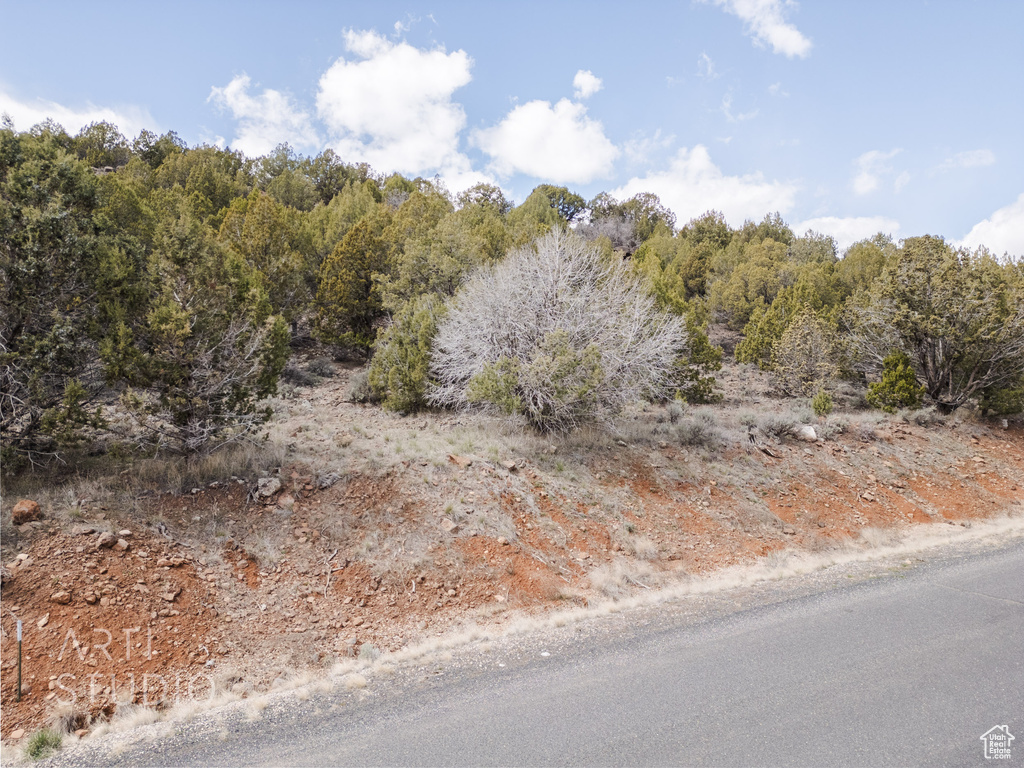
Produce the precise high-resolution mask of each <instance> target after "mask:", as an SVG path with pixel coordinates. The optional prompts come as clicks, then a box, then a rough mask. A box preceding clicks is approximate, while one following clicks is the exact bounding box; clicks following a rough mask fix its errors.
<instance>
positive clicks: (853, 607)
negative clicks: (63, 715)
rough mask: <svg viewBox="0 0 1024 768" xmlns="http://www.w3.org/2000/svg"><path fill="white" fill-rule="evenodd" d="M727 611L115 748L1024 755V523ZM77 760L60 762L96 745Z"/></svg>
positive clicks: (439, 756)
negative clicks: (974, 543) (971, 544)
mask: <svg viewBox="0 0 1024 768" xmlns="http://www.w3.org/2000/svg"><path fill="white" fill-rule="evenodd" d="M841 581H842V580H840V583H841ZM711 613H712V614H716V615H711V616H706V615H705V616H700V615H699V616H697V617H696V618H695V617H694V615H693V613H689V614H687V613H686V612H685V611H683V612H681V613H680V614H679V615H678V617H676V618H672V619H671V620H668V621H662V622H660V623H655V624H654V625H649V626H645V627H643V628H636V627H634V628H633V630H632V631H630V630H626V631H623V632H622V633H619V634H617V635H615V636H612V637H610V638H609V637H606V636H599V637H591V638H589V639H585V640H582V641H580V642H579V643H578V644H576V645H575V646H574V645H573V644H568V645H566V644H564V643H563V644H562V646H561V647H557V648H552V650H551V651H550V654H551V655H550V656H542V655H541V654H540V651H539V650H538V649H540V648H542V647H544V646H543V644H541V645H538V646H536V648H534V647H532V646H531V649H530V651H529V652H528V653H527V654H526V655H525V657H524V658H523V659H520V660H519V661H515V660H513V659H512V658H511V656H510V658H509V663H508V664H506V665H505V666H503V667H502V666H497V664H498V663H500V661H495V659H493V658H492V659H489V662H488V665H485V666H486V669H484V668H480V669H477V670H476V671H474V670H473V669H471V668H470V669H465V668H464V669H462V670H461V671H459V672H457V673H453V674H446V675H443V676H441V678H440V679H438V678H431V679H429V680H428V679H427V677H429V673H430V672H431V670H430V669H425V670H421V672H422V674H421V676H420V677H419V678H417V679H415V680H414V679H413V678H409V679H408V680H405V682H402V681H401V680H397V679H396V681H395V682H394V683H393V688H394V690H392V691H390V692H389V691H388V683H387V681H383V682H382V683H381V688H382V689H381V692H380V693H377V692H376V691H375V686H376V683H374V684H371V686H370V688H369V689H368V690H369V691H371V692H372V695H369V696H365V695H364V696H363V698H362V700H361V701H357V700H356V699H357V698H358V697H356V695H355V694H353V693H352V692H351V691H349V692H344V693H334V694H327V695H323V696H322V697H319V698H317V697H313V698H312V699H310V700H308V701H306V702H295V703H291V704H288V705H285V706H277V705H275V706H274V707H272V708H269V709H268V712H267V713H265V714H264V716H263V717H261V718H260V719H259V720H257V721H255V722H247V721H246V720H245V718H244V717H241V716H239V717H235V718H233V719H230V718H229V720H228V721H227V722H225V723H223V724H222V725H220V726H218V729H219V730H216V731H212V729H210V728H205V729H204V728H202V727H199V726H196V727H194V728H193V727H190V726H188V725H186V726H183V727H180V728H179V729H178V732H177V734H175V735H174V736H171V737H166V738H163V739H160V740H157V741H154V742H152V743H143V744H141V745H140V746H137V747H132V748H130V749H128V750H127V751H125V752H122V753H121V754H120V755H118V756H116V757H111V756H109V755H108V756H107V757H106V758H105V759H103V761H102V762H103V763H104V764H112V763H113V764H125V765H128V764H139V765H181V764H190V765H250V766H254V765H274V766H277V765H325V766H326V765H595V766H599V765H614V766H618V765H750V766H757V765H773V766H784V765H813V766H830V765H843V766H847V765H865V766H866V765H931V766H940V765H941V766H954V765H991V764H993V763H995V762H996V761H992V760H985V759H984V758H983V755H982V742H981V741H980V739H979V737H980V736H981V735H982V734H983V733H985V732H986V731H988V730H989V729H990V728H992V727H993V726H995V725H1002V724H1007V725H1009V729H1010V732H1011V733H1014V734H1015V735H1016V736H1017V741H1016V742H1015V743H1016V744H1017V746H1016V747H1015V748H1014V751H1015V752H1016V754H1014V755H1013V758H1012V759H1011V760H1010V761H1000V762H1002V763H1003V764H1009V765H1014V764H1021V763H1024V543H1021V542H1020V540H1019V539H1018V540H1017V543H1014V544H1012V545H1010V546H1004V547H1002V548H999V549H996V550H990V551H984V552H981V553H980V554H979V553H977V552H975V553H971V554H970V555H963V554H957V553H955V552H954V553H952V554H949V553H947V554H946V555H944V556H942V557H940V558H938V559H934V560H930V561H928V562H924V563H922V564H919V565H916V566H915V567H913V568H907V569H906V570H905V571H902V572H900V571H898V569H889V570H886V571H883V572H882V573H881V574H880V575H878V577H877V578H864V577H863V574H861V576H858V577H857V578H852V579H850V580H849V581H848V582H847V583H845V584H841V586H836V582H833V584H832V586H831V587H829V588H827V589H823V590H822V591H819V592H813V593H811V594H802V595H798V596H796V597H788V598H785V599H781V600H777V601H775V602H770V601H769V604H767V605H764V604H762V605H760V606H758V605H755V606H753V607H751V606H749V605H748V606H745V607H743V608H731V609H730V610H729V611H727V612H723V611H722V610H717V612H716V611H711ZM626 621H627V624H628V619H627V620H626ZM620 623H621V619H620ZM490 653H491V655H492V656H495V655H497V656H498V657H500V655H501V649H500V647H499V648H496V649H495V650H493V651H491V652H490ZM424 675H426V676H427V677H425V676H424ZM396 677H397V678H401V675H398V676H396ZM339 697H348V698H347V699H346V701H347V702H348V703H347V704H345V705H343V706H342V705H340V704H339V701H340V698H339ZM332 704H333V705H332ZM211 731H212V732H211ZM214 732H215V733H218V734H219V735H218V736H215V737H214V736H213V733H214ZM96 754H97V755H98V754H99V753H96ZM71 758H72V755H70V754H68V755H66V756H65V757H64V758H58V760H70V762H75V763H79V764H80V763H81V762H82V761H83V760H87V759H98V758H97V757H95V756H93V757H88V758H87V756H86V754H83V753H79V754H78V755H77V756H76V757H75V759H74V760H71ZM70 762H69V763H68V764H70Z"/></svg>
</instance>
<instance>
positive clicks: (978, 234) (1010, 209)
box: [960, 193, 1024, 258]
mask: <svg viewBox="0 0 1024 768" xmlns="http://www.w3.org/2000/svg"><path fill="white" fill-rule="evenodd" d="M960 244H961V245H964V246H966V247H968V248H977V247H978V246H980V245H984V246H987V247H988V249H989V250H990V251H992V252H993V253H995V254H996V255H999V256H1001V255H1002V254H1004V253H1009V254H1010V255H1011V256H1016V257H1018V258H1021V257H1024V193H1021V194H1020V196H1019V197H1018V198H1017V199H1016V201H1014V202H1012V203H1010V204H1009V205H1007V206H1005V207H1003V208H1000V209H999V210H998V211H996V212H995V213H993V214H992V215H991V216H989V217H988V218H987V219H985V220H984V221H979V222H978V223H977V224H975V225H974V226H973V227H972V228H971V231H970V232H968V233H967V235H966V236H965V237H964V239H963V240H962V241H961V242H960Z"/></svg>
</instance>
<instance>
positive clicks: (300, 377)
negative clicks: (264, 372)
mask: <svg viewBox="0 0 1024 768" xmlns="http://www.w3.org/2000/svg"><path fill="white" fill-rule="evenodd" d="M281 378H282V379H283V380H284V381H286V382H288V383H289V384H293V385H295V386H296V387H312V386H313V385H314V384H316V377H314V376H311V375H310V374H309V372H308V371H304V370H303V369H302V368H299V366H297V365H296V364H295V362H294V361H292V360H289V361H288V363H287V364H286V365H285V367H284V370H283V371H281Z"/></svg>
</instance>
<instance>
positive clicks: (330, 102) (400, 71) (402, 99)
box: [316, 30, 473, 175]
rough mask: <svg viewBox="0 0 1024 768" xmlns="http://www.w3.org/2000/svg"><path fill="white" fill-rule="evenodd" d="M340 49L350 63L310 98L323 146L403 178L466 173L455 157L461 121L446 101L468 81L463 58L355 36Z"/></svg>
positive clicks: (337, 67)
mask: <svg viewBox="0 0 1024 768" xmlns="http://www.w3.org/2000/svg"><path fill="white" fill-rule="evenodd" d="M345 47H346V48H347V50H348V51H349V52H350V53H351V54H352V55H353V56H354V57H355V60H352V61H348V60H346V59H344V58H341V59H338V60H337V61H336V62H334V64H332V65H331V67H330V68H329V69H328V70H327V71H326V72H325V73H324V74H323V76H322V77H321V78H320V86H319V91H318V93H317V99H316V103H317V111H318V114H319V115H320V117H321V119H322V120H323V121H324V122H325V123H326V125H327V127H328V129H329V131H330V141H329V143H330V144H331V145H332V146H333V147H334V149H335V150H336V151H337V152H338V153H339V154H341V156H342V157H345V158H346V159H350V160H361V161H365V162H368V163H370V165H372V166H373V167H374V168H375V169H378V170H381V171H385V172H387V171H399V172H402V173H410V174H422V173H424V172H427V171H431V170H439V171H440V172H441V174H442V175H445V173H446V172H449V171H451V172H452V173H461V171H460V170H459V169H465V168H468V167H469V166H468V160H467V159H466V157H465V156H464V155H462V154H461V153H460V152H459V134H460V133H461V131H462V129H463V128H464V127H465V125H466V114H465V112H464V111H463V109H462V106H461V105H460V104H458V103H455V102H453V101H452V94H453V93H454V92H455V91H456V90H457V89H459V88H461V87H462V86H464V85H466V84H467V83H469V81H470V80H471V79H472V78H471V76H470V69H471V67H472V65H473V61H472V59H471V58H470V57H469V54H467V53H466V52H465V51H462V50H459V51H454V52H452V53H447V52H445V51H444V50H442V49H434V50H424V49H419V48H414V47H413V46H411V45H409V44H408V43H405V42H400V43H393V42H391V41H389V40H387V39H386V38H385V37H383V36H382V35H379V34H377V33H376V32H372V31H367V32H358V31H355V30H349V31H347V32H346V33H345Z"/></svg>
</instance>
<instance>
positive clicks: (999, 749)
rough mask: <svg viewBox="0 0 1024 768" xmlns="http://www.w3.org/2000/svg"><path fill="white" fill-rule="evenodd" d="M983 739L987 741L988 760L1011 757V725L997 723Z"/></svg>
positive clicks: (986, 756) (986, 754)
mask: <svg viewBox="0 0 1024 768" xmlns="http://www.w3.org/2000/svg"><path fill="white" fill-rule="evenodd" d="M981 740H982V741H984V742H985V759H986V760H1009V759H1010V742H1011V741H1013V734H1012V733H1010V728H1009V726H1006V725H997V726H995V727H994V728H992V729H990V730H989V731H988V733H985V734H983V735H982V737H981Z"/></svg>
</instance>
